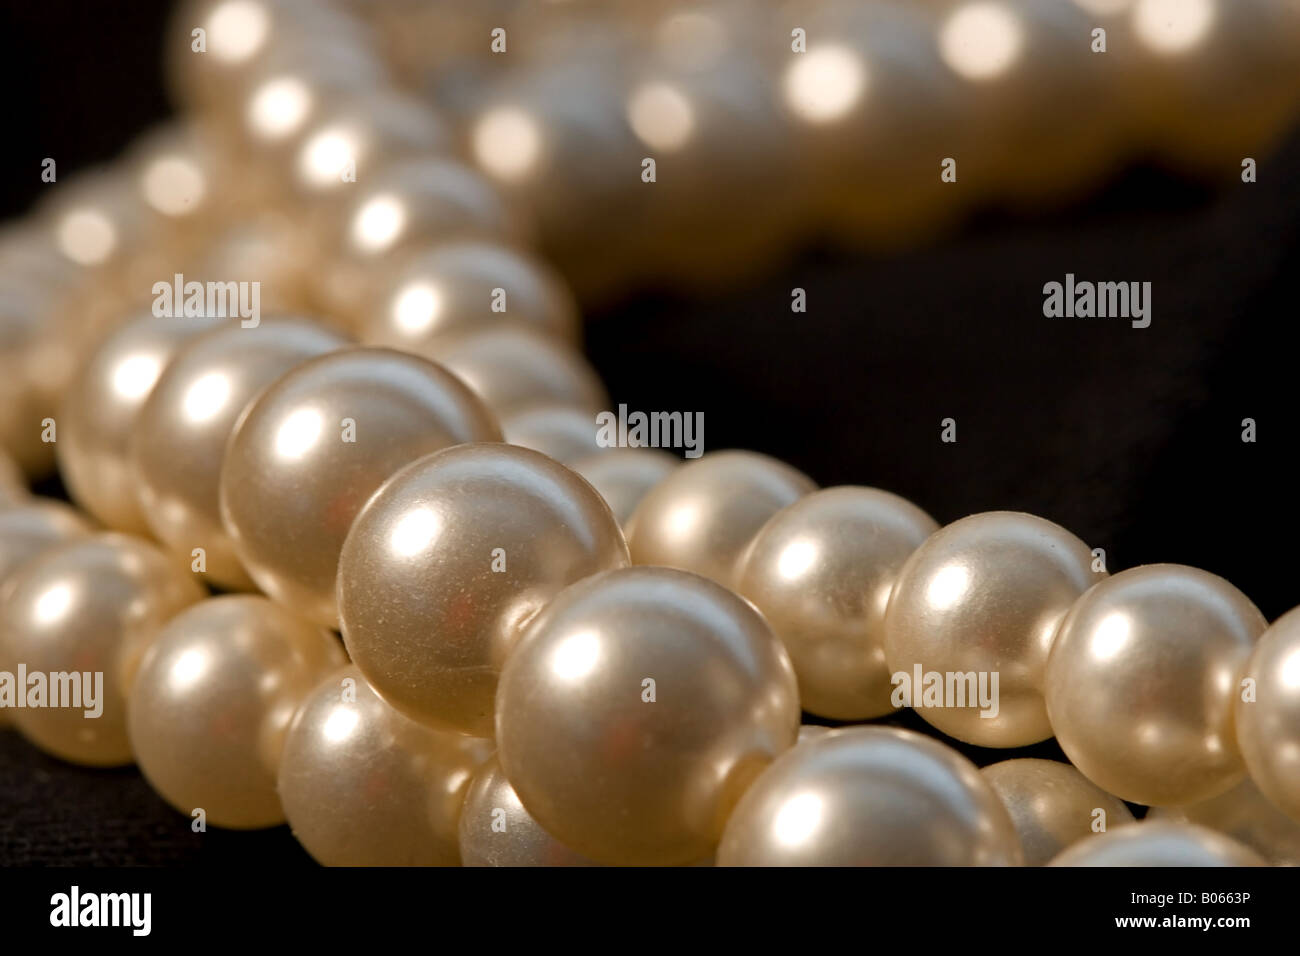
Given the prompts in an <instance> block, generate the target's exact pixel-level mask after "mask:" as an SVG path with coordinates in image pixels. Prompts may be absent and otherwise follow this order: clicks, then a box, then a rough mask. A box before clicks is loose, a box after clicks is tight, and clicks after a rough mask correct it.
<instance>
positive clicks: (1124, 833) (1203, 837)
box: [1049, 822, 1267, 867]
mask: <svg viewBox="0 0 1300 956" xmlns="http://www.w3.org/2000/svg"><path fill="white" fill-rule="evenodd" d="M1049 865H1050V866H1179V867H1185V866H1265V865H1267V864H1265V862H1264V860H1263V858H1261V857H1260V856H1259V854H1257V853H1256V852H1255V851H1254V850H1251V849H1250V848H1249V847H1245V846H1242V845H1241V844H1240V843H1238V842H1237V841H1236V840H1231V839H1229V838H1228V837H1226V836H1223V835H1222V834H1219V833H1215V832H1214V831H1213V830H1207V829H1205V828H1204V827H1199V826H1196V825H1194V824H1191V823H1165V822H1154V823H1146V822H1143V823H1138V824H1136V825H1134V826H1131V827H1120V828H1119V829H1118V830H1115V831H1113V832H1111V833H1105V834H1101V835H1099V836H1098V837H1097V838H1096V839H1092V840H1083V841H1082V842H1080V843H1076V844H1075V845H1074V846H1072V847H1070V848H1069V849H1068V850H1066V851H1065V852H1064V853H1062V854H1061V855H1060V856H1058V857H1056V858H1055V859H1054V860H1052V862H1051V863H1050V864H1049Z"/></svg>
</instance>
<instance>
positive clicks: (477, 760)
mask: <svg viewBox="0 0 1300 956" xmlns="http://www.w3.org/2000/svg"><path fill="white" fill-rule="evenodd" d="M491 754H492V742H491V741H490V740H484V739H481V738H478V737H467V736H464V735H462V734H455V733H446V732H444V731H439V730H434V729H432V728H430V727H426V726H424V725H422V724H419V723H417V722H415V721H413V720H410V719H409V718H407V717H404V716H402V715H401V714H400V713H398V712H397V711H396V710H394V709H393V708H392V707H390V706H388V705H387V704H385V703H384V702H383V701H382V700H380V698H379V696H378V695H377V694H376V693H375V692H374V690H372V689H371V687H370V686H369V685H368V684H367V683H366V681H365V678H364V677H362V676H361V672H360V671H358V670H357V669H356V668H355V667H352V666H349V667H346V668H344V669H342V670H339V671H335V672H334V673H333V674H330V675H329V676H328V677H326V678H325V679H323V680H322V681H321V682H320V683H319V684H318V685H317V686H316V688H315V689H314V690H312V692H311V693H310V694H309V695H308V696H307V698H306V700H304V701H303V702H302V704H301V705H300V706H299V707H298V710H297V712H296V713H295V714H294V718H293V724H292V725H291V726H290V728H289V734H288V737H287V739H286V740H285V744H284V752H283V755H282V756H281V758H280V771H279V793H280V800H281V802H282V803H283V805H284V812H285V815H286V816H287V817H288V819H289V826H291V827H292V828H293V833H294V836H296V837H297V838H298V840H299V842H301V843H302V845H303V846H304V847H306V849H307V852H308V853H310V854H311V855H312V856H313V857H314V858H315V859H316V861H317V862H318V863H321V864H323V865H325V866H457V865H459V864H460V862H461V858H460V851H459V849H458V837H459V825H460V818H461V808H462V805H463V804H464V803H465V797H466V791H467V790H468V789H469V787H470V780H471V778H472V777H473V776H474V773H475V771H476V770H477V769H478V768H479V767H480V766H481V765H482V764H483V762H484V761H485V760H487V759H488V758H489V757H490V756H491Z"/></svg>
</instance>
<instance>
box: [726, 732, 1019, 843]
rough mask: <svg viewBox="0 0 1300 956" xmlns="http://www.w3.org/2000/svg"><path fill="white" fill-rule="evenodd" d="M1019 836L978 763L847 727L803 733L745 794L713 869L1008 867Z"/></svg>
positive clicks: (913, 739)
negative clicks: (812, 734) (805, 735)
mask: <svg viewBox="0 0 1300 956" xmlns="http://www.w3.org/2000/svg"><path fill="white" fill-rule="evenodd" d="M1021 860H1022V857H1021V851H1020V841H1019V839H1018V837H1017V836H1016V831H1015V827H1014V825H1013V823H1012V821H1011V818H1010V816H1009V815H1008V814H1007V811H1006V808H1005V807H1003V805H1002V802H1001V801H1000V800H999V799H998V796H997V794H996V793H994V792H993V790H992V789H991V788H990V787H989V785H988V784H987V783H985V782H984V780H983V779H982V778H981V777H980V774H979V771H978V770H976V769H975V765H974V764H973V763H971V762H970V761H969V760H967V759H966V758H965V757H963V756H962V755H961V754H959V753H957V751H955V750H953V749H952V748H951V747H948V746H946V745H944V744H941V743H939V742H938V741H937V740H933V739H931V738H929V737H924V736H922V735H920V734H916V733H912V732H911V731H907V730H895V729H892V728H885V727H851V728H845V729H842V730H835V731H831V732H830V733H827V734H822V735H819V736H815V737H812V738H811V739H807V740H804V741H803V742H801V743H800V744H799V745H798V746H797V747H795V748H794V749H793V750H790V751H788V752H787V753H785V754H784V755H782V756H781V757H780V758H778V759H777V761H776V762H775V763H773V764H772V765H771V766H770V767H769V768H768V769H767V770H765V771H764V772H763V774H762V775H761V776H760V777H759V778H758V779H757V780H756V781H754V783H753V785H752V786H751V787H750V788H749V789H748V790H746V791H745V795H744V796H743V797H742V798H741V800H740V804H739V806H737V807H736V810H735V812H734V813H733V814H732V815H731V818H730V819H729V820H728V821H727V828H726V832H725V833H724V834H723V837H722V843H721V845H720V846H719V847H718V865H719V866H1015V865H1018V864H1020V863H1021Z"/></svg>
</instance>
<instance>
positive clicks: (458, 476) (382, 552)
mask: <svg viewBox="0 0 1300 956" xmlns="http://www.w3.org/2000/svg"><path fill="white" fill-rule="evenodd" d="M627 562H628V557H627V545H626V544H625V543H624V541H623V535H622V533H621V532H620V531H619V528H618V524H617V522H615V520H614V516H613V515H612V514H610V512H609V508H608V507H607V506H606V505H605V503H604V502H603V501H601V499H600V496H599V495H597V494H596V492H595V491H594V490H592V488H591V486H590V485H588V484H587V483H586V482H585V481H583V480H582V479H581V478H579V477H578V476H577V475H575V474H574V473H573V472H571V471H569V470H568V469H567V468H564V467H563V466H561V465H559V464H557V463H556V462H554V461H552V460H551V459H549V458H546V457H545V456H544V455H540V454H538V453H537V452H533V451H529V450H527V449H524V448H516V447H513V446H510V445H501V444H470V445H462V446H459V447H456V448H450V449H447V450H446V451H443V452H440V453H438V454H436V455H432V456H429V457H427V458H423V459H421V460H419V461H416V462H413V463H412V464H411V465H410V466H408V467H407V468H404V469H402V470H401V471H400V472H398V473H397V474H396V475H394V476H393V477H392V478H391V479H389V480H388V481H387V482H385V483H384V485H383V487H382V488H380V490H379V491H378V492H377V493H376V494H375V495H374V497H373V498H371V499H370V501H369V502H367V503H366V506H365V508H364V509H363V510H362V511H361V513H360V514H359V515H358V516H357V519H356V522H355V523H354V524H353V525H352V529H351V531H349V532H348V537H347V540H346V541H345V542H344V545H343V551H342V555H341V557H340V558H339V570H338V606H339V615H340V619H341V621H342V629H343V639H344V641H345V642H346V643H347V647H348V653H349V654H351V656H352V660H353V662H354V663H355V664H356V665H357V667H359V668H360V669H361V672H362V673H363V674H365V675H366V679H367V680H368V681H370V683H371V685H372V686H373V687H374V688H375V690H376V691H377V692H378V693H379V694H380V695H381V696H382V697H383V698H384V699H385V700H386V701H388V703H390V704H392V705H393V706H394V707H397V708H398V709H399V710H401V711H403V712H404V713H406V714H407V715H408V716H410V717H412V718H414V719H416V720H420V721H423V722H425V723H427V724H430V725H432V726H437V727H442V728H445V729H451V730H457V731H460V732H461V733H467V734H474V735H478V736H491V734H492V719H493V697H494V694H495V693H496V689H497V675H498V674H499V673H500V671H501V666H502V664H503V663H504V661H505V660H506V655H507V653H508V652H509V650H510V648H511V646H512V645H513V644H514V642H515V640H516V638H517V637H518V635H519V633H520V631H521V630H522V629H523V628H524V627H525V626H526V625H527V624H528V622H529V621H530V620H531V619H532V617H533V616H534V615H536V614H537V613H538V611H539V610H541V608H543V607H544V606H545V605H546V604H547V602H549V601H550V600H551V599H552V598H553V597H554V596H555V595H556V594H557V593H558V592H559V591H560V590H561V589H562V588H564V587H565V586H566V585H568V584H571V583H572V582H574V581H578V580H580V579H582V578H585V577H588V576H589V575H592V574H595V573H596V572H598V571H603V570H606V569H608V568H620V567H623V566H625V565H626V564H627Z"/></svg>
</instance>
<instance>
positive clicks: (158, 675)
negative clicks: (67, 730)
mask: <svg viewBox="0 0 1300 956" xmlns="http://www.w3.org/2000/svg"><path fill="white" fill-rule="evenodd" d="M344 663H346V658H345V657H344V654H343V649H342V647H340V646H339V643H338V638H336V637H335V636H334V635H333V634H331V633H330V632H328V631H324V630H320V629H319V628H316V627H313V626H312V625H311V624H309V623H307V622H306V621H304V620H302V619H301V618H299V617H297V616H295V615H294V614H292V613H290V612H289V611H287V610H285V609H284V608H282V607H279V606H278V605H276V604H274V603H272V602H271V601H268V600H267V599H266V598H264V597H253V596H252V595H227V596H225V597H216V598H212V599H210V600H207V601H202V602H200V603H199V604H196V605H195V606H193V607H191V608H189V609H188V610H186V611H183V612H181V613H180V614H178V615H177V616H176V617H175V618H173V619H172V620H171V621H170V622H169V623H168V624H167V626H166V627H164V628H163V629H162V630H161V631H160V632H159V633H158V636H157V637H156V638H155V640H154V642H153V644H152V645H151V646H150V648H149V650H148V652H147V653H146V654H145V656H144V659H143V660H142V661H141V663H140V669H139V672H138V673H137V675H136V679H135V683H134V684H133V685H132V687H131V693H130V696H129V697H128V699H127V730H128V732H129V734H130V738H131V750H132V752H133V753H134V754H135V759H136V762H137V763H138V764H139V765H140V770H141V771H142V772H143V773H144V775H145V778H146V779H147V780H148V781H149V783H150V784H151V785H152V786H153V788H154V789H155V790H157V791H158V792H159V793H160V794H161V795H162V797H163V799H165V800H166V801H167V802H168V803H170V804H171V805H172V806H173V807H175V808H176V809H177V810H179V811H180V812H181V813H183V814H185V815H186V816H189V815H191V814H192V813H193V812H194V811H195V810H197V809H200V808H201V809H202V810H203V812H204V814H205V818H206V821H207V822H208V823H209V824H211V825H213V826H220V827H230V828H233V829H257V828H261V827H270V826H275V825H276V824H279V823H282V822H284V812H283V811H282V810H281V808H280V800H279V797H278V796H277V795H276V789H275V779H276V768H277V766H278V764H279V761H280V752H281V749H282V748H283V746H284V738H285V734H286V732H287V730H288V727H289V721H290V720H292V718H293V713H294V710H295V708H296V707H297V705H298V703H299V702H300V701H301V700H302V699H303V698H304V697H305V696H306V695H307V694H308V693H309V692H310V691H311V689H312V688H313V687H315V685H316V684H317V682H319V681H320V679H321V678H322V677H323V676H324V675H325V674H328V673H329V672H330V671H332V670H334V669H336V668H338V667H341V666H342V665H343V664H344Z"/></svg>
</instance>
